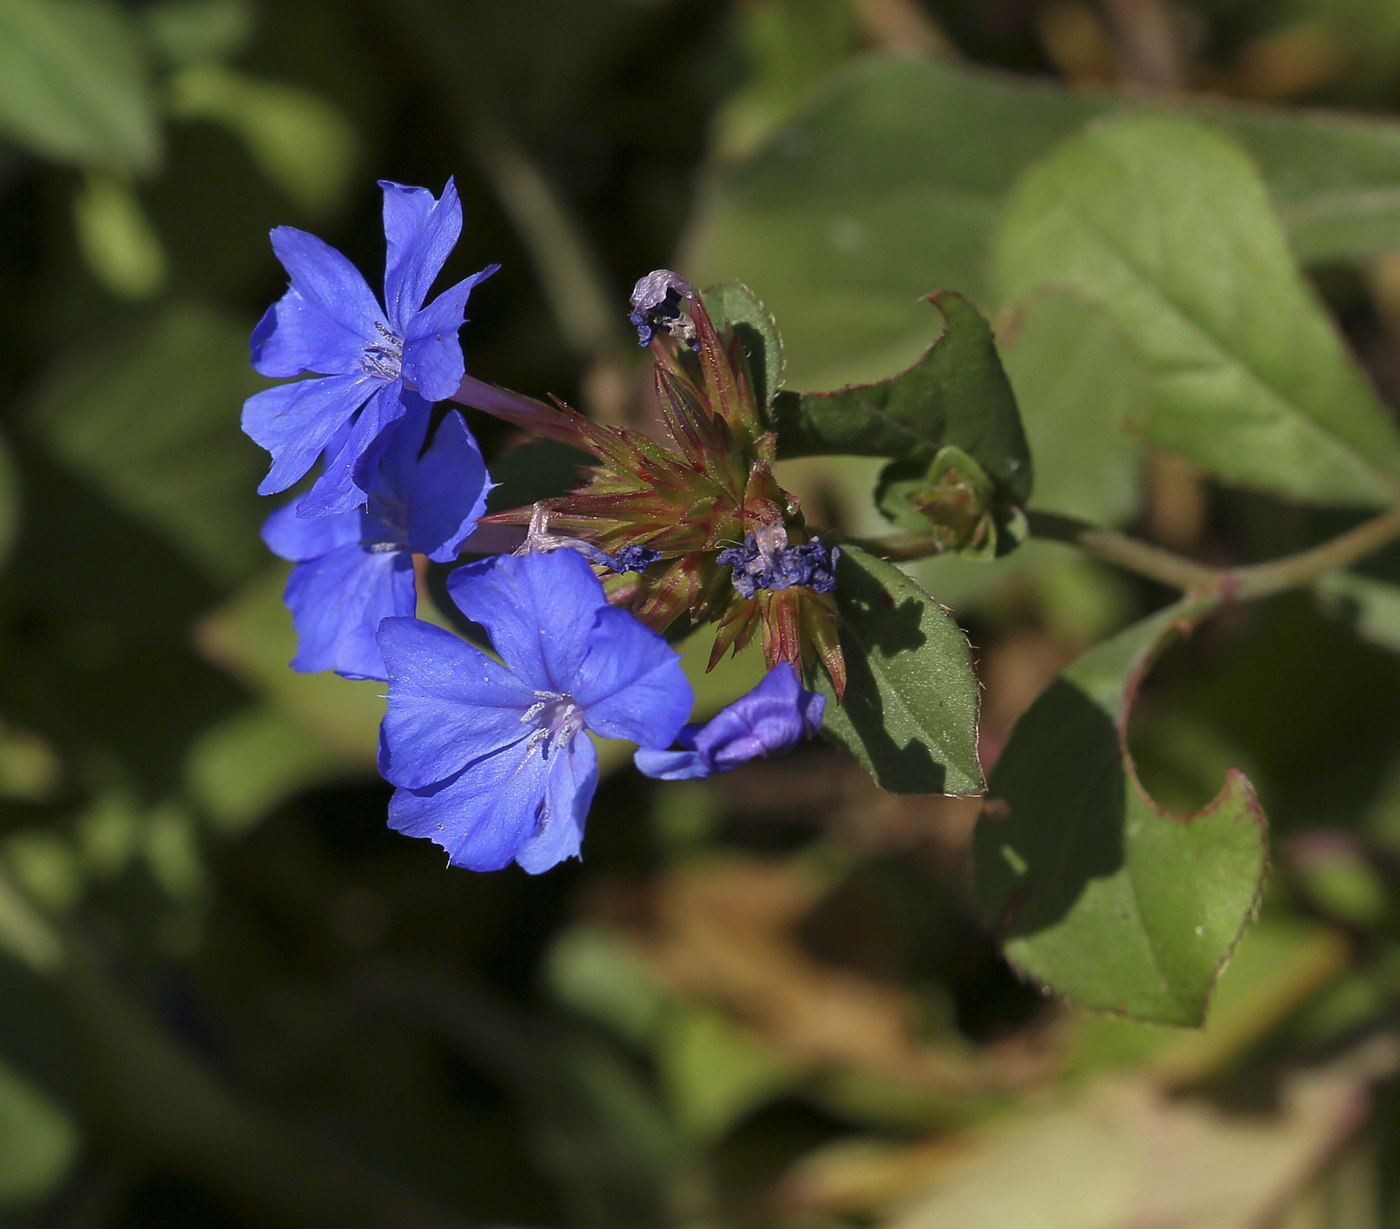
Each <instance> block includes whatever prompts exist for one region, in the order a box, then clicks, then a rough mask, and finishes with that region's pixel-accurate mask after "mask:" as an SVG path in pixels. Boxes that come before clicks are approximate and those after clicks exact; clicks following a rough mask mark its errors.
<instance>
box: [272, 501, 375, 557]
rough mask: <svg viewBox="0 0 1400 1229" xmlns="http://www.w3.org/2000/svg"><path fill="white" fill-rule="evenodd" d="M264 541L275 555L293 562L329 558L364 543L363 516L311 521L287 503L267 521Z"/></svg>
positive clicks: (353, 514) (351, 514)
mask: <svg viewBox="0 0 1400 1229" xmlns="http://www.w3.org/2000/svg"><path fill="white" fill-rule="evenodd" d="M262 540H263V541H264V542H266V543H267V548H268V550H270V551H271V552H272V553H273V554H274V555H277V556H278V557H279V558H281V559H286V560H288V561H289V562H291V563H305V562H306V561H307V560H308V559H317V558H320V556H322V555H327V554H329V553H330V552H331V551H333V550H335V549H336V548H337V547H340V546H352V545H358V544H359V542H360V540H361V534H360V513H359V512H342V513H341V514H340V515H339V516H317V517H312V518H311V519H309V520H308V519H307V518H305V517H300V516H298V515H297V511H296V508H295V507H294V506H293V505H291V504H284V505H283V506H282V507H280V508H278V509H277V511H276V512H274V513H273V514H272V515H271V516H269V517H268V518H267V520H265V521H264V522H263V527H262Z"/></svg>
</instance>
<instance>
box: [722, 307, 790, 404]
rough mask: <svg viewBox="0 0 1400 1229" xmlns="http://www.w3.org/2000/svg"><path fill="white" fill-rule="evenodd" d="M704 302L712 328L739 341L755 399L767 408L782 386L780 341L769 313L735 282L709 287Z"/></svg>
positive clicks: (780, 338) (781, 345)
mask: <svg viewBox="0 0 1400 1229" xmlns="http://www.w3.org/2000/svg"><path fill="white" fill-rule="evenodd" d="M704 299H705V310H706V311H707V312H709V313H710V319H711V320H712V321H713V322H714V326H715V329H716V330H717V331H719V332H723V331H724V330H725V329H726V328H730V329H733V331H734V335H735V336H736V337H737V338H738V339H739V345H740V346H741V347H742V348H743V351H744V357H745V358H747V359H748V361H749V370H750V372H752V374H753V379H754V400H755V401H756V402H757V403H758V405H759V406H760V407H766V406H767V405H768V404H769V403H770V402H771V401H772V400H773V398H774V397H776V396H777V395H778V389H780V388H781V387H782V386H783V339H782V337H781V335H780V334H779V333H778V326H777V323H776V322H775V321H774V319H773V316H772V314H771V313H770V312H769V311H768V309H767V308H766V307H764V306H763V304H762V303H760V302H759V301H758V300H757V299H756V298H755V297H754V293H753V291H751V290H750V289H749V288H748V287H747V286H741V285H739V284H738V283H737V282H729V283H726V284H725V285H722V286H711V287H710V288H709V289H708V290H707V291H705V294H704Z"/></svg>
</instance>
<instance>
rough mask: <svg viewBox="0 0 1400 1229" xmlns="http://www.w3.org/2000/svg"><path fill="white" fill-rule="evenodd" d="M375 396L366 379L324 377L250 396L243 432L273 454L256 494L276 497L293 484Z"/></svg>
mask: <svg viewBox="0 0 1400 1229" xmlns="http://www.w3.org/2000/svg"><path fill="white" fill-rule="evenodd" d="M374 391H375V382H374V381H372V380H371V379H369V377H367V376H324V377H321V378H319V379H313V380H299V381H297V382H296V383H294V384H279V385H278V386H277V387H276V388H268V389H264V390H263V391H262V392H260V393H257V394H255V395H254V396H252V397H249V398H248V400H247V401H245V402H244V403H243V430H244V433H245V434H247V435H248V436H249V437H250V438H251V439H252V440H253V442H254V443H256V444H259V445H260V446H261V447H263V448H266V449H267V450H268V452H270V453H271V454H272V467H271V468H270V469H269V470H268V471H267V477H266V478H264V479H263V480H262V482H261V483H260V484H259V486H258V494H259V495H275V494H277V492H278V491H285V490H286V489H287V488H288V487H289V486H291V485H292V484H293V483H294V482H297V481H298V480H299V479H300V478H301V477H302V476H303V475H304V474H305V473H306V471H307V470H309V469H310V468H311V467H312V466H313V465H314V464H315V463H316V458H317V457H319V456H320V455H321V452H322V451H323V450H324V449H325V447H326V445H327V444H328V443H329V442H330V440H331V438H332V437H333V436H334V435H335V433H336V431H338V430H339V429H340V427H341V425H342V424H343V423H344V422H345V421H346V420H347V419H348V418H349V417H350V416H351V415H352V414H354V413H355V411H356V410H358V409H359V408H360V406H362V405H363V404H364V403H365V402H366V401H367V400H368V399H369V397H370V395H371V394H372V393H373V392H374ZM328 510H330V511H337V512H344V511H346V509H345V508H335V509H328Z"/></svg>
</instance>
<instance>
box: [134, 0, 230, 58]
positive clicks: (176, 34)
mask: <svg viewBox="0 0 1400 1229" xmlns="http://www.w3.org/2000/svg"><path fill="white" fill-rule="evenodd" d="M141 18H142V21H143V22H144V23H145V26H146V34H147V37H148V38H149V39H150V41H151V42H152V43H153V44H154V45H155V47H156V48H157V50H158V51H159V52H160V54H161V55H162V56H163V57H164V58H165V59H166V61H168V62H169V63H171V64H181V65H183V64H196V63H198V62H199V61H201V60H206V61H207V60H224V59H227V58H228V57H229V56H231V55H236V54H237V53H238V52H240V51H242V50H243V48H244V47H246V46H247V44H248V40H249V39H250V38H252V36H253V27H254V25H255V24H256V20H257V18H256V14H255V13H254V12H253V6H252V3H251V0H156V3H154V4H149V5H147V6H145V7H144V8H143V9H142V10H141Z"/></svg>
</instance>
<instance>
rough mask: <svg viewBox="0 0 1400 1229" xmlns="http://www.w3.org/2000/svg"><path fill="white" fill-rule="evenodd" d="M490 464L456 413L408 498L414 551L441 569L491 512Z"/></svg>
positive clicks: (445, 425)
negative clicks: (488, 501)
mask: <svg viewBox="0 0 1400 1229" xmlns="http://www.w3.org/2000/svg"><path fill="white" fill-rule="evenodd" d="M490 489H491V484H490V483H489V482H488V481H487V474H486V462H484V461H483V460H482V459H481V449H480V448H478V447H477V443H476V440H475V439H473V438H472V433H471V431H470V430H469V429H468V428H467V421H466V419H465V418H463V417H462V415H461V414H459V413H457V412H456V411H455V410H454V411H453V412H452V413H450V414H448V416H447V417H446V418H444V419H443V420H442V422H441V423H439V424H438V429H437V434H436V435H435V436H433V443H432V447H430V448H429V449H428V451H427V452H425V453H424V454H423V457H422V459H421V460H420V461H419V462H418V467H417V469H416V470H415V471H414V475H413V483H412V486H411V487H410V488H409V498H408V540H409V543H410V544H411V545H412V547H413V549H414V550H416V551H420V552H421V553H423V554H425V555H427V556H428V558H429V559H432V560H435V561H436V562H438V563H448V562H450V561H451V560H453V559H455V558H456V557H457V549H458V547H460V546H461V544H462V543H463V542H464V541H465V540H466V539H467V537H468V536H469V535H470V534H471V531H472V529H473V528H474V526H475V525H476V521H477V518H478V517H479V516H481V515H482V514H483V513H484V512H485V511H486V493H487V492H488V491H489V490H490Z"/></svg>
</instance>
